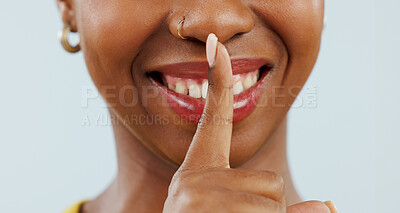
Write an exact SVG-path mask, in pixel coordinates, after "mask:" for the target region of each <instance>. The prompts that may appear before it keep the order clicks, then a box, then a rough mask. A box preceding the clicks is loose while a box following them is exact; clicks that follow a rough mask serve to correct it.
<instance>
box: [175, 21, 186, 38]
mask: <svg viewBox="0 0 400 213" xmlns="http://www.w3.org/2000/svg"><path fill="white" fill-rule="evenodd" d="M184 22H185V18H183V19H182V20H180V21H179V23H178V27H177V28H176V32H177V34H178V36H179V38H181V39H183V40H185V39H187V38H186V37H184V36H182V34H181V32H180V31H179V29H180V28H181V27H182V24H183V23H184Z"/></svg>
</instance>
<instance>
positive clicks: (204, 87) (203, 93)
mask: <svg viewBox="0 0 400 213" xmlns="http://www.w3.org/2000/svg"><path fill="white" fill-rule="evenodd" d="M207 91H208V81H207V80H205V81H203V83H202V84H201V97H202V98H204V99H206V98H207Z"/></svg>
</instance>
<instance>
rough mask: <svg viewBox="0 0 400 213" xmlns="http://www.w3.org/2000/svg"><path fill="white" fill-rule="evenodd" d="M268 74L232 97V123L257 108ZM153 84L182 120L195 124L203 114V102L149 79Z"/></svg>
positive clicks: (265, 73)
mask: <svg viewBox="0 0 400 213" xmlns="http://www.w3.org/2000/svg"><path fill="white" fill-rule="evenodd" d="M267 75H268V72H264V73H262V76H261V78H260V80H259V81H258V82H257V83H256V84H255V85H254V86H252V87H251V88H249V89H247V90H246V91H244V92H242V93H240V94H238V95H235V96H234V97H233V101H234V102H233V122H234V123H235V122H239V121H241V120H243V119H244V118H246V117H247V116H249V115H250V114H251V113H252V112H253V111H254V109H255V108H256V106H257V103H258V101H259V100H260V97H261V95H262V93H263V91H264V89H265V86H266V83H267V78H266V77H267ZM150 79H151V81H152V82H153V84H154V85H155V86H156V87H157V88H158V89H159V90H160V92H161V94H162V96H163V97H164V100H165V101H166V102H167V104H168V106H169V107H170V108H171V109H172V110H173V111H174V112H175V113H176V114H178V115H179V116H180V117H181V118H182V119H183V120H186V121H187V122H189V123H193V124H197V123H198V122H199V120H200V118H201V115H202V114H203V109H204V106H205V102H204V101H202V100H200V99H197V98H193V97H190V96H188V95H183V94H180V93H177V92H174V91H172V90H170V89H168V88H167V87H165V86H164V85H162V84H161V83H160V82H158V81H155V80H154V79H152V78H150Z"/></svg>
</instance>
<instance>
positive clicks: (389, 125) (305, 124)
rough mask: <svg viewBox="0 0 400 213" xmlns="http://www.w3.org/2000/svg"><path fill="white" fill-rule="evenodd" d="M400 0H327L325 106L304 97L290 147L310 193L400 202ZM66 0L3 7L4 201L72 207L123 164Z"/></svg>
mask: <svg viewBox="0 0 400 213" xmlns="http://www.w3.org/2000/svg"><path fill="white" fill-rule="evenodd" d="M399 8H400V3H399V1H396V0H379V1H378V0H375V1H374V0H353V1H348V0H328V1H327V2H326V13H327V15H328V24H327V28H326V30H325V32H324V36H323V43H322V49H321V54H320V57H319V60H318V63H317V65H316V67H315V69H314V72H313V74H312V75H311V77H310V79H309V81H308V82H307V85H306V87H305V90H303V91H304V92H303V93H302V95H301V96H300V98H299V99H300V100H303V99H304V97H306V95H307V88H315V89H316V91H317V99H318V101H317V106H316V107H313V108H306V107H302V108H295V109H293V110H292V111H291V113H290V116H289V118H290V120H289V150H288V152H289V157H290V163H291V168H292V171H293V175H294V179H295V182H296V185H297V187H298V189H299V190H300V192H301V194H302V196H303V197H304V198H305V199H320V200H328V199H331V200H333V201H334V202H335V204H336V205H337V206H338V208H339V210H340V212H341V213H342V212H344V213H346V212H347V213H358V212H360V213H370V212H374V213H375V212H377V213H386V212H388V213H389V212H399V210H398V209H397V208H396V207H397V205H396V204H397V203H398V202H399V201H400V195H399V194H398V191H400V183H399V182H398V181H399V180H400V171H399V168H398V167H399V164H398V163H399V162H400V155H398V154H397V152H398V150H400V145H399V142H400V136H399V130H400V125H399V123H398V120H399V118H400V109H399V105H400V95H399V93H398V92H399V90H398V87H397V84H398V82H400V69H399V68H398V64H396V63H395V61H399V57H400V54H399V53H398V51H397V50H398V49H399V48H400V41H399V38H400V29H399V22H398V20H400V15H399V14H400V13H399V12H398V9H399ZM61 27H62V25H61V22H60V18H59V14H58V13H57V10H56V6H55V1H53V0H47V1H23V2H21V1H6V2H2V3H1V6H0V29H1V33H0V41H1V45H0V71H1V77H0V95H1V103H0V110H1V117H0V119H1V120H0V209H1V211H2V212H18V213H24V212H34V213H36V212H37V213H47V212H48V213H53V212H61V211H62V210H63V209H65V208H66V207H67V206H68V205H70V204H72V203H73V202H75V201H78V200H80V199H84V198H93V197H94V196H95V195H97V194H98V193H100V192H101V191H102V190H103V189H104V187H105V186H106V185H107V184H108V183H109V182H110V181H111V179H112V178H113V176H114V175H115V172H116V160H115V148H114V144H113V136H112V132H111V128H110V126H107V125H101V123H100V125H91V126H89V127H85V126H82V122H83V120H84V119H85V118H88V119H91V120H94V119H96V118H97V117H98V116H100V118H101V119H102V122H104V123H107V120H106V119H107V111H106V109H105V108H104V107H102V106H103V102H102V100H101V99H100V98H96V99H95V100H92V101H90V102H89V106H88V107H87V108H84V107H82V100H81V99H82V97H83V96H82V89H83V88H87V87H89V88H93V85H92V83H91V80H90V78H89V75H88V74H87V71H86V68H85V65H84V62H83V57H82V55H81V53H79V54H75V55H69V54H66V53H65V52H64V51H63V50H62V48H61V47H60V45H59V41H58V39H57V36H56V35H57V31H58V30H59V29H60V28H61Z"/></svg>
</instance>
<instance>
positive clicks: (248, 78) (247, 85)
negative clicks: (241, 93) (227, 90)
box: [243, 75, 252, 90]
mask: <svg viewBox="0 0 400 213" xmlns="http://www.w3.org/2000/svg"><path fill="white" fill-rule="evenodd" d="M251 86H252V81H251V76H250V75H247V76H246V79H244V81H243V87H244V89H245V90H246V89H248V88H250V87H251Z"/></svg>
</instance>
